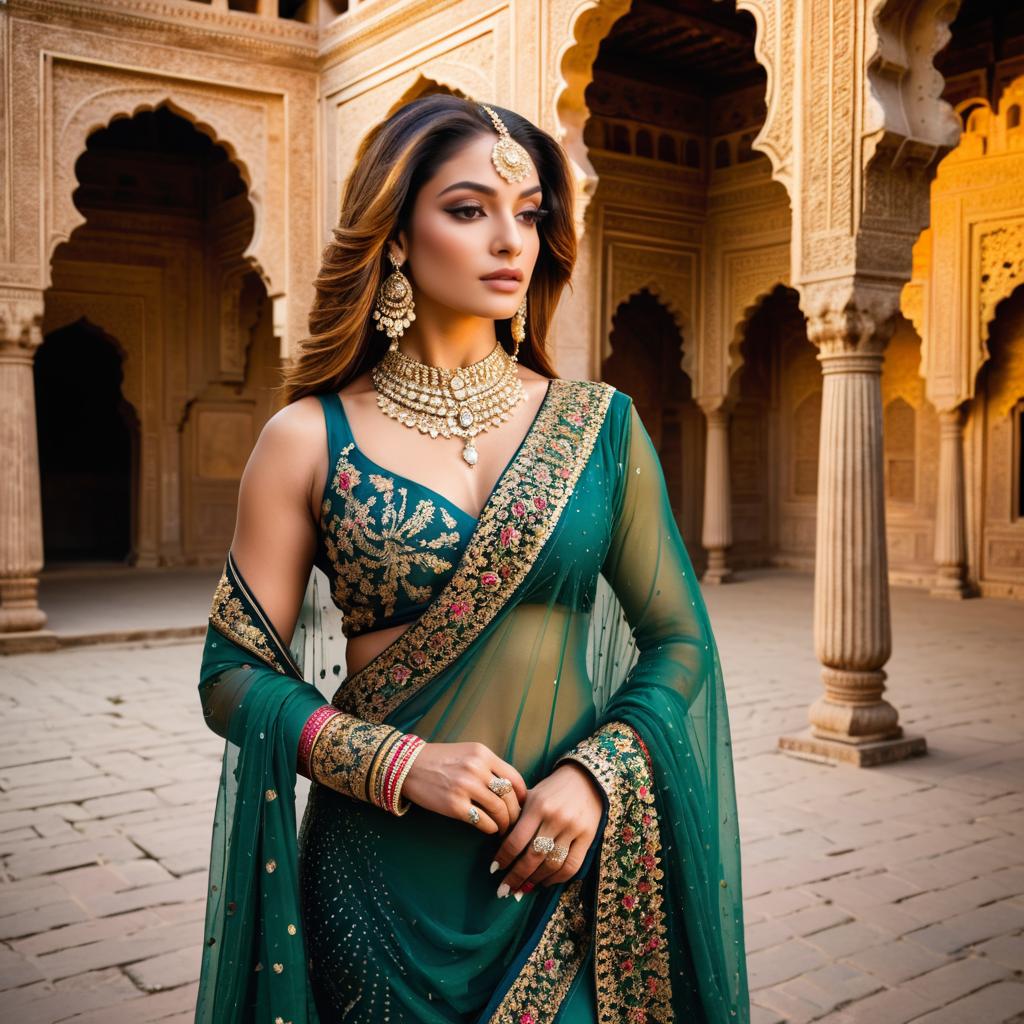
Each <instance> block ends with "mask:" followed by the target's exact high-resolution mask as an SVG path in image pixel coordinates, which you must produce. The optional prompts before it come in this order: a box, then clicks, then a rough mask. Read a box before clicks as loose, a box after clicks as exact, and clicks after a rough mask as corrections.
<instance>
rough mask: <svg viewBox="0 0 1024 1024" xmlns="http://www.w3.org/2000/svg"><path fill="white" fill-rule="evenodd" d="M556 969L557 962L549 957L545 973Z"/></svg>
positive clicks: (546, 961)
mask: <svg viewBox="0 0 1024 1024" xmlns="http://www.w3.org/2000/svg"><path fill="white" fill-rule="evenodd" d="M554 969H555V961H554V960H552V959H551V958H550V957H548V959H547V960H545V961H544V970H545V971H553V970H554Z"/></svg>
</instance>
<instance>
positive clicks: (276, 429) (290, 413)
mask: <svg viewBox="0 0 1024 1024" xmlns="http://www.w3.org/2000/svg"><path fill="white" fill-rule="evenodd" d="M326 430H327V428H326V425H325V422H324V414H323V409H322V408H321V406H320V403H319V401H318V400H317V399H316V397H315V396H313V395H307V396H306V397H305V398H300V399H299V400H298V401H296V402H291V403H289V404H288V405H286V406H285V407H284V408H283V409H279V410H278V411H277V412H276V413H274V415H273V416H271V417H270V419H269V420H267V422H266V423H265V424H264V425H263V429H262V430H261V431H260V436H259V438H258V439H257V441H256V446H255V447H254V448H253V451H252V455H251V456H250V458H249V464H248V466H247V467H246V473H247V474H252V473H258V474H259V475H260V476H263V475H264V474H267V475H269V476H270V477H271V478H273V479H277V480H279V481H287V482H295V483H296V484H298V485H299V486H301V487H305V486H306V485H307V484H308V481H309V480H310V479H311V477H312V475H313V473H314V472H315V471H316V468H317V466H318V460H319V461H323V459H322V456H323V452H324V451H325V447H324V446H325V444H326V440H325V439H326Z"/></svg>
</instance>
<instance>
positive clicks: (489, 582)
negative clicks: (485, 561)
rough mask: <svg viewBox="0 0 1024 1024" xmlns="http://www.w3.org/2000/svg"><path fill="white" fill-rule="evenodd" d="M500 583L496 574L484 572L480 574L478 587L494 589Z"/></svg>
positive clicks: (499, 578)
mask: <svg viewBox="0 0 1024 1024" xmlns="http://www.w3.org/2000/svg"><path fill="white" fill-rule="evenodd" d="M500 582H501V577H500V576H498V574H497V573H496V572H485V573H481V574H480V586H482V587H496V586H497V585H498V584H499V583H500Z"/></svg>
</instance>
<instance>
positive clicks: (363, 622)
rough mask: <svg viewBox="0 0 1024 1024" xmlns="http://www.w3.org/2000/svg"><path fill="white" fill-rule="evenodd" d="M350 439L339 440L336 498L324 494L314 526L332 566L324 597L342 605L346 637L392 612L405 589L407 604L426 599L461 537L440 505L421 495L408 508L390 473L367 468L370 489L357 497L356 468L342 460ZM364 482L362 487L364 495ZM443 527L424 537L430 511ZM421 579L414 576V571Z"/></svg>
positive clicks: (403, 490)
mask: <svg viewBox="0 0 1024 1024" xmlns="http://www.w3.org/2000/svg"><path fill="white" fill-rule="evenodd" d="M354 447H355V444H354V443H351V444H347V445H345V447H344V448H342V450H341V454H340V456H339V457H338V461H337V464H336V465H335V470H334V478H333V480H332V484H331V486H332V489H333V491H334V494H335V495H336V497H337V499H338V502H339V503H338V504H337V505H336V504H335V502H332V501H331V500H330V499H324V503H323V505H322V507H321V527H322V530H323V543H324V548H325V551H326V553H327V560H328V562H329V563H330V565H331V568H332V570H333V574H334V576H333V579H332V581H331V596H332V598H333V600H334V603H335V604H336V605H337V606H338V607H339V608H341V609H343V611H344V618H343V621H342V633H343V634H344V635H345V636H346V637H348V636H352V635H354V634H356V633H360V632H364V631H365V630H367V629H371V628H373V627H374V626H375V625H376V624H377V623H379V622H380V621H382V620H384V619H388V618H390V617H391V616H392V615H394V614H395V607H396V605H397V604H398V602H399V600H400V598H401V597H402V596H403V595H404V597H405V598H407V599H408V600H409V601H410V602H411V603H413V604H422V603H423V602H425V601H428V600H430V598H431V597H432V596H433V594H434V592H435V589H436V587H437V584H438V581H437V580H436V579H432V578H431V576H433V577H440V576H444V575H445V574H446V573H448V572H450V571H451V569H452V568H453V567H454V560H453V559H452V558H450V557H444V556H443V555H442V554H441V553H442V552H444V553H449V554H450V555H453V554H454V552H455V551H456V550H457V548H458V546H459V544H460V541H461V537H460V535H459V531H458V530H457V529H456V526H457V523H456V520H455V519H454V518H453V517H452V515H451V514H450V513H449V512H448V510H447V509H445V508H443V507H442V506H440V505H437V504H435V502H433V501H431V500H429V499H426V498H421V499H420V500H419V501H417V502H416V505H415V508H413V509H411V510H410V508H409V506H410V504H411V503H410V501H409V492H408V488H406V487H396V486H395V481H394V479H393V478H392V477H390V476H384V475H382V474H380V473H369V474H367V480H368V482H369V485H370V487H371V488H372V490H373V491H374V492H375V493H370V494H368V495H366V496H365V497H360V494H359V493H357V489H358V488H359V485H360V484H361V483H362V482H363V474H362V472H361V471H360V470H359V469H357V468H356V466H354V465H353V464H352V462H351V460H350V459H349V453H350V452H351V451H352V449H353V448H354ZM365 491H366V489H365V488H364V490H363V493H364V494H365ZM438 513H439V514H440V517H441V522H442V523H443V524H444V527H445V529H444V530H443V531H442V532H441V533H438V534H436V535H435V536H429V528H430V527H431V526H432V525H433V523H434V521H435V519H436V517H437V514H438ZM417 571H418V573H419V574H420V579H421V580H423V574H426V580H425V581H424V582H421V583H416V582H414V581H413V576H412V574H413V573H414V572H417Z"/></svg>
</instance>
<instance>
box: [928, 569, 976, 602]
mask: <svg viewBox="0 0 1024 1024" xmlns="http://www.w3.org/2000/svg"><path fill="white" fill-rule="evenodd" d="M928 593H929V595H930V596H931V597H944V598H946V600H949V601H962V600H964V599H965V598H968V597H974V591H973V588H972V587H971V585H970V584H969V583H968V582H967V581H966V580H965V579H964V578H963V575H962V573H961V572H960V571H954V572H948V573H947V572H943V571H942V570H941V569H940V570H939V572H938V575H936V577H935V582H934V583H932V586H931V589H930V590H929V591H928Z"/></svg>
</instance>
